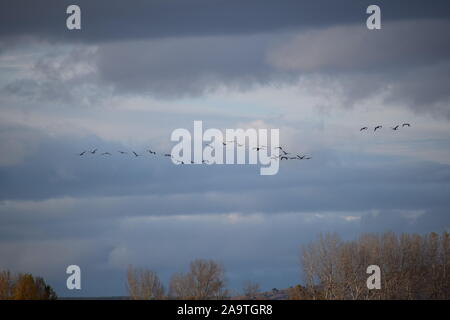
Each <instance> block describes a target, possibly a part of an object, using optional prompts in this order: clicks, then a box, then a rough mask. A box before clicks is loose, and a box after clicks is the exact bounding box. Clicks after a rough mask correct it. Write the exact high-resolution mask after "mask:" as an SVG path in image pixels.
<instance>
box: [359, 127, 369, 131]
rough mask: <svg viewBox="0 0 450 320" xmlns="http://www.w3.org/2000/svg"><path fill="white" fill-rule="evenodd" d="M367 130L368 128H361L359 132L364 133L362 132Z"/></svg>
mask: <svg viewBox="0 0 450 320" xmlns="http://www.w3.org/2000/svg"><path fill="white" fill-rule="evenodd" d="M367 129H369V128H367V127H362V128H361V129H359V131H364V130H367Z"/></svg>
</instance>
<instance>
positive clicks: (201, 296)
mask: <svg viewBox="0 0 450 320" xmlns="http://www.w3.org/2000/svg"><path fill="white" fill-rule="evenodd" d="M226 295H227V290H226V289H225V271H224V268H223V266H222V265H221V264H219V263H217V262H215V261H213V260H202V259H198V260H194V261H192V262H191V264H190V269H189V272H188V273H186V274H182V273H181V274H175V275H174V276H173V277H172V279H171V281H170V296H171V297H174V298H178V299H193V300H206V299H222V298H224V297H225V296H226Z"/></svg>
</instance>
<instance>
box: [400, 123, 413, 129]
mask: <svg viewBox="0 0 450 320" xmlns="http://www.w3.org/2000/svg"><path fill="white" fill-rule="evenodd" d="M403 127H411V125H410V124H409V123H404V124H402V128H403Z"/></svg>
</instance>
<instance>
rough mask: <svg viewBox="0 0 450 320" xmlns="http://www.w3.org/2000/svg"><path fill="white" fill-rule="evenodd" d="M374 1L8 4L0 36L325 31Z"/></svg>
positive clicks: (436, 12) (2, 9) (437, 8)
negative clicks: (72, 8) (71, 19)
mask: <svg viewBox="0 0 450 320" xmlns="http://www.w3.org/2000/svg"><path fill="white" fill-rule="evenodd" d="M70 4H78V5H79V6H80V7H81V8H82V17H83V18H82V19H83V25H82V32H78V33H77V32H73V33H69V32H68V31H67V30H66V27H65V19H66V14H65V11H66V8H67V6H68V5H70ZM370 4H372V2H371V1H367V0H364V1H350V0H341V1H326V0H316V1H298V0H283V1H260V0H247V1H237V0H235V1H229V0H228V1H226V0H212V1H211V0H190V1H185V0H151V1H147V0H134V1H128V2H126V3H125V2H124V1H119V0H105V1H89V0H79V1H68V0H64V1H61V0H45V1H26V0H4V1H2V2H1V3H0V37H2V38H6V37H18V36H27V35H32V36H36V37H38V38H40V39H44V40H61V41H73V40H74V39H76V40H81V41H87V42H99V41H100V42H101V41H110V40H123V39H139V38H158V37H167V36H177V37H180V36H186V35H212V34H239V33H259V32H273V31H276V30H280V29H287V28H297V27H317V26H319V27H323V26H330V25H336V24H348V23H356V22H360V21H361V20H363V19H365V17H366V14H365V9H366V8H367V7H368V6H369V5H370ZM377 4H379V5H380V6H382V7H383V8H384V10H385V11H383V12H385V15H384V17H385V19H387V20H392V19H402V18H409V19H411V18H430V17H433V18H434V17H448V15H449V10H448V7H449V5H448V1H445V0H436V1H433V4H430V3H428V2H426V1H406V0H397V1H377Z"/></svg>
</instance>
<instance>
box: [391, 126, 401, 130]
mask: <svg viewBox="0 0 450 320" xmlns="http://www.w3.org/2000/svg"><path fill="white" fill-rule="evenodd" d="M398 127H400V126H399V125H396V126H395V127H393V128H392V130H394V131H397V130H398Z"/></svg>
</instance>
